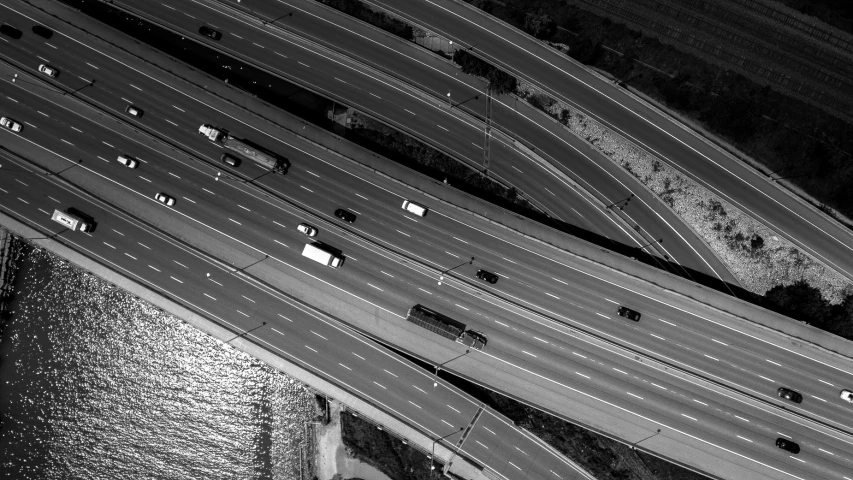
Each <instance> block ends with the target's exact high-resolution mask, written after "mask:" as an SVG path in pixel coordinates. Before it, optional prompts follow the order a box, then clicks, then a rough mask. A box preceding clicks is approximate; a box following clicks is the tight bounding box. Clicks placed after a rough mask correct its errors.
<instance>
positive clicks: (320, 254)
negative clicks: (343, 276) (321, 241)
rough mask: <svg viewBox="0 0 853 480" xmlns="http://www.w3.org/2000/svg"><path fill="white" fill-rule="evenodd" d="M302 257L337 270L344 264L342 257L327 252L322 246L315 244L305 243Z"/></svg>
mask: <svg viewBox="0 0 853 480" xmlns="http://www.w3.org/2000/svg"><path fill="white" fill-rule="evenodd" d="M302 255H303V256H306V257H308V258H310V259H311V260H314V261H315V262H317V263H322V264H323V265H325V266H327V267H332V268H339V267H340V266H341V265H343V264H344V259H343V257H339V256H337V255H335V254H334V253H331V252H329V251H327V250H326V249H325V248H323V246H322V245H318V244H315V243H306V244H305V248H304V249H302Z"/></svg>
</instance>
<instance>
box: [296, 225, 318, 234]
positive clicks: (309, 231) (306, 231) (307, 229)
mask: <svg viewBox="0 0 853 480" xmlns="http://www.w3.org/2000/svg"><path fill="white" fill-rule="evenodd" d="M296 229H297V230H299V231H300V232H302V233H304V234H305V235H308V236H309V237H316V236H317V229H316V228H314V227H312V226H311V225H308V224H307V223H300V224H299V225H297V226H296Z"/></svg>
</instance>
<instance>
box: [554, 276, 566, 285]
mask: <svg viewBox="0 0 853 480" xmlns="http://www.w3.org/2000/svg"><path fill="white" fill-rule="evenodd" d="M551 280H556V281H558V282H560V283H562V284H564V285H568V283H567V282H564V281H562V280H560V279H559V278H554V277H551Z"/></svg>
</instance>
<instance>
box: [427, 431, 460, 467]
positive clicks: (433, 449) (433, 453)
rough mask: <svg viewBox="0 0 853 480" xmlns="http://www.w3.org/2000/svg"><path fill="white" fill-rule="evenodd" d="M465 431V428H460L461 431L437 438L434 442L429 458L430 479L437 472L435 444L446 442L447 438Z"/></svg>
mask: <svg viewBox="0 0 853 480" xmlns="http://www.w3.org/2000/svg"><path fill="white" fill-rule="evenodd" d="M464 429H465V427H459V430H457V431H455V432H452V433H448V434H447V435H445V436H443V437H440V438H437V439H435V440H433V441H432V454H431V455H430V456H429V476H430V477H432V471H433V470H435V460H434V458H435V444H436V443H437V442H440V441H442V440H444V439H445V438H447V437H450V436H452V435H456V434H457V433H459V432H461V431H462V430H464Z"/></svg>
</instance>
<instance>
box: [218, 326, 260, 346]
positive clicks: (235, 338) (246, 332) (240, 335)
mask: <svg viewBox="0 0 853 480" xmlns="http://www.w3.org/2000/svg"><path fill="white" fill-rule="evenodd" d="M266 324H267V322H263V323H261V324H260V325H258V326H257V327H255V328H253V329H251V330H246V331H245V332H243V333H241V334H239V335H237V336H236V337H234V338H232V339H231V340H228V341H227V342H225V343H231V342H233V341H234V340H237V339H238V338H240V337H242V336H243V335H246V334H248V333H251V332H254V331H255V330H257V329H259V328H261V327H263V326H264V325H266Z"/></svg>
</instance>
